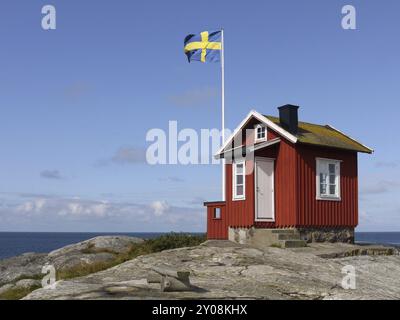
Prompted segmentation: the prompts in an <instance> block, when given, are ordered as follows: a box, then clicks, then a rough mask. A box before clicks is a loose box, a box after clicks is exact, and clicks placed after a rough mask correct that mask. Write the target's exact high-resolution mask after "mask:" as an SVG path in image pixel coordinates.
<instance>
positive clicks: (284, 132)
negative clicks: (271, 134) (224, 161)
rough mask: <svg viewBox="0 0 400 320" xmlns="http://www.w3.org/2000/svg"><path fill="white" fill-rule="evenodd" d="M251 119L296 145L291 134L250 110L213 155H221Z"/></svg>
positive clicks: (295, 139)
mask: <svg viewBox="0 0 400 320" xmlns="http://www.w3.org/2000/svg"><path fill="white" fill-rule="evenodd" d="M253 117H254V118H256V119H257V120H259V121H260V122H262V123H264V124H265V125H266V126H267V127H269V128H271V129H272V130H274V131H276V132H278V133H279V134H281V135H282V136H283V137H285V138H286V139H288V140H289V141H290V142H292V143H296V142H297V138H296V137H295V136H294V135H292V134H291V133H289V132H288V131H286V130H285V129H282V128H281V127H280V126H278V125H277V124H275V123H274V122H272V121H271V120H269V119H268V118H266V117H264V116H263V115H262V114H260V113H258V112H257V111H255V110H251V111H250V112H249V113H248V114H247V116H246V118H244V119H243V120H242V122H241V123H240V124H239V125H238V126H237V127H236V129H235V131H233V133H232V134H231V135H230V136H229V137H228V139H226V141H225V143H224V144H223V145H222V147H221V148H220V149H219V150H218V152H217V153H216V154H215V155H216V156H217V155H219V154H221V153H222V152H223V151H224V149H225V148H226V147H227V145H228V144H229V143H230V142H231V141H232V140H233V138H234V137H235V136H236V135H237V134H238V133H239V131H240V130H241V129H242V128H243V127H244V126H245V125H246V124H247V123H248V122H249V120H250V119H251V118H253Z"/></svg>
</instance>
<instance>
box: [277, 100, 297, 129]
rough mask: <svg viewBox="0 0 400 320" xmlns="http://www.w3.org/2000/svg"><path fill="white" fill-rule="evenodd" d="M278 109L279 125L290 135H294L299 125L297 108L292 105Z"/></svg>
mask: <svg viewBox="0 0 400 320" xmlns="http://www.w3.org/2000/svg"><path fill="white" fill-rule="evenodd" d="M278 109H279V122H280V125H281V126H282V127H283V128H284V129H286V130H287V131H289V132H290V133H292V134H296V133H297V127H298V124H299V118H298V115H297V110H298V109H299V107H298V106H294V105H292V104H286V105H284V106H282V107H279V108H278Z"/></svg>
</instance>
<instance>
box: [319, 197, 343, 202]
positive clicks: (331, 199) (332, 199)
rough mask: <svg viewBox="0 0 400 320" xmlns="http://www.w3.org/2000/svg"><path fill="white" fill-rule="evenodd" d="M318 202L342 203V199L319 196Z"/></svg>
mask: <svg viewBox="0 0 400 320" xmlns="http://www.w3.org/2000/svg"><path fill="white" fill-rule="evenodd" d="M317 200H322V201H342V198H340V197H333V196H325V197H324V196H323V197H321V196H317Z"/></svg>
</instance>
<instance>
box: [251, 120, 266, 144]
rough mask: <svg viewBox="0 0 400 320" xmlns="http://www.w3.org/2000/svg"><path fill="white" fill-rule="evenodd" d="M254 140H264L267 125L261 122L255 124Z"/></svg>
mask: <svg viewBox="0 0 400 320" xmlns="http://www.w3.org/2000/svg"><path fill="white" fill-rule="evenodd" d="M254 131H255V133H254V135H255V141H256V142H257V141H261V140H266V137H267V127H266V126H263V125H261V124H258V125H256V127H255V130H254Z"/></svg>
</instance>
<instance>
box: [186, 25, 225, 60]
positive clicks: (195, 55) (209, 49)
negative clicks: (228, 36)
mask: <svg viewBox="0 0 400 320" xmlns="http://www.w3.org/2000/svg"><path fill="white" fill-rule="evenodd" d="M184 43H185V54H186V56H187V57H188V61H189V62H191V61H201V62H219V61H221V50H222V43H221V31H214V32H208V31H203V32H201V33H200V35H198V34H197V35H196V34H189V35H188V36H187V37H186V38H185V41H184Z"/></svg>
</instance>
